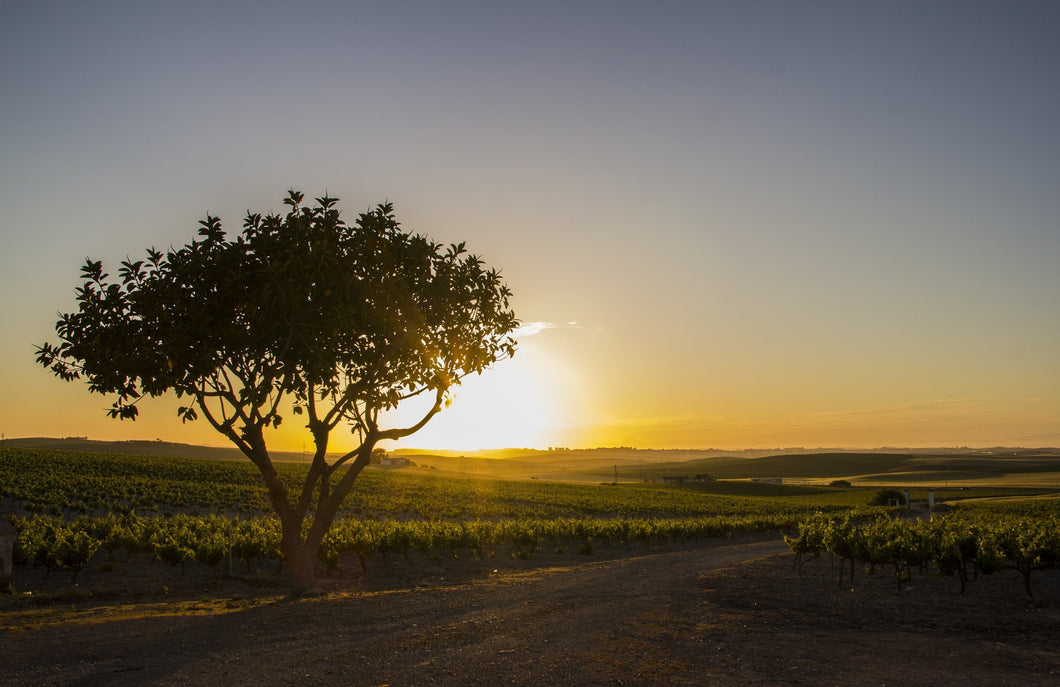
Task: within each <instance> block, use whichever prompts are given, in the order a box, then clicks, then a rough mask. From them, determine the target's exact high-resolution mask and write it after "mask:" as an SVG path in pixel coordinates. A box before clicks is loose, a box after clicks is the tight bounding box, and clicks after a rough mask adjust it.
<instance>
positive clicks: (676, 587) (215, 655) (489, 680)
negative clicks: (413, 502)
mask: <svg viewBox="0 0 1060 687" xmlns="http://www.w3.org/2000/svg"><path fill="white" fill-rule="evenodd" d="M784 549H785V547H784V544H783V542H779V541H775V540H774V541H766V542H755V543H744V544H740V545H736V546H728V547H718V548H709V549H698V550H691V551H675V552H665V553H656V554H650V555H642V556H634V557H627V558H619V559H615V560H608V561H600V562H593V561H591V560H590V561H589V562H585V561H586V559H585V558H584V557H578V558H571V563H572V564H571V565H566V566H562V567H551V568H543V569H532V570H528V571H521V572H520V571H516V572H504V573H498V574H495V575H491V576H490V577H489V578H487V579H486V580H478V581H467V582H463V583H458V584H455V585H449V586H432V587H427V588H413V589H405V590H384V591H377V592H360V593H332V594H329V595H327V596H324V597H319V598H314V599H305V600H300V601H287V600H283V601H279V602H276V603H272V604H269V605H265V606H258V607H254V608H249V609H246V610H241V611H238V612H233V613H224V614H216V615H207V616H201V617H149V618H135V617H131V616H132V615H133V614H132V613H131V612H130V613H128V614H126V616H125V618H126V619H116V620H110V621H107V622H102V623H98V622H88V620H87V618H86V619H85V620H82V621H78V620H77V619H76V617H75V618H71V619H70V620H68V621H67V622H64V623H62V624H59V625H52V626H47V627H42V628H38V629H28V630H21V631H12V632H6V633H4V634H5V636H4V641H3V644H4V647H5V653H6V654H7V657H8V660H9V661H10V663H9V664H8V665H9V667H12V668H14V672H13V674H12V673H10V672H8V671H7V670H5V672H8V674H9V676H10V677H13V678H14V679H15V681H16V683H18V684H68V685H73V684H85V685H88V684H104V683H105V684H112V685H125V684H127V685H134V684H135V685H142V684H178V683H194V684H199V685H211V684H213V685H230V684H233V683H242V684H260V685H267V684H290V683H291V682H292V681H294V682H297V683H299V684H302V685H306V684H309V685H313V684H333V683H336V682H339V681H342V682H345V683H347V684H364V685H369V684H394V685H399V684H454V683H458V682H459V683H463V684H505V683H508V684H513V683H521V684H527V683H534V684H546V683H552V684H557V683H558V684H617V680H621V678H622V675H619V674H617V673H620V672H622V671H621V670H619V668H620V665H619V664H620V663H621V661H617V658H618V657H616V656H615V655H614V644H615V639H616V636H620V635H621V634H622V633H623V632H624V631H625V630H624V628H628V627H632V626H633V625H635V624H636V623H637V622H638V621H639V619H640V618H641V617H643V616H645V615H646V614H647V615H650V614H651V613H653V612H658V611H661V612H665V611H667V610H668V609H672V608H673V607H674V606H675V605H677V604H680V603H682V602H683V601H684V599H685V597H687V595H688V594H690V593H692V592H693V591H694V589H695V582H696V580H697V578H698V577H699V576H700V575H701V574H702V573H703V572H704V571H706V570H710V569H719V568H725V567H729V566H732V565H735V564H737V563H739V562H741V561H745V560H748V559H753V558H756V557H760V556H765V555H769V554H775V553H779V552H781V551H783V550H784ZM579 559H580V560H579ZM112 617H113V616H112ZM292 678H293V679H292ZM340 678H341V679H340Z"/></svg>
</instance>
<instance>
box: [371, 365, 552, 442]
mask: <svg viewBox="0 0 1060 687" xmlns="http://www.w3.org/2000/svg"><path fill="white" fill-rule="evenodd" d="M563 383H564V376H563V375H561V374H559V368H558V366H557V365H556V364H554V363H553V362H552V361H551V360H550V359H549V358H548V357H547V356H546V355H545V354H544V353H543V352H542V351H540V350H537V349H535V348H533V347H530V346H520V348H519V351H518V352H517V353H516V355H515V357H513V358H511V359H508V360H502V361H500V362H498V363H496V364H494V365H493V367H491V368H489V369H488V370H486V371H485V372H483V373H482V374H481V375H472V376H470V377H466V378H465V379H464V380H463V382H462V383H461V384H460V385H459V386H457V387H455V388H454V389H453V392H452V394H451V399H452V402H451V404H450V405H449V407H448V408H445V409H444V410H443V411H442V412H440V413H439V414H438V415H436V416H435V417H434V418H433V419H432V420H431V421H430V423H429V424H428V425H427V426H426V427H424V428H423V429H421V430H420V431H419V432H417V433H416V434H413V435H412V436H409V437H407V438H405V439H404V440H402V441H401V442H398V443H395V444H393V445H392V446H385V447H384V448H403V447H406V448H407V447H416V448H424V449H439V450H450V451H474V450H478V449H489V448H512V447H517V448H524V447H525V448H545V447H547V446H549V445H552V444H554V443H558V441H559V440H558V439H557V436H558V434H559V431H560V426H561V424H562V422H563V418H564V416H565V407H564V405H565V404H564V402H563V400H562V397H563V396H564V394H563V393H562V389H561V386H562V384H563ZM429 403H430V400H429V399H412V400H409V401H406V402H405V403H404V404H403V405H402V407H400V408H398V409H397V410H395V411H392V412H390V413H388V414H387V415H386V416H385V418H384V422H385V424H382V423H381V427H383V428H384V429H385V428H387V427H391V426H408V425H411V424H414V423H415V422H416V421H417V420H418V419H419V418H420V417H422V415H423V413H424V412H426V410H427V408H429Z"/></svg>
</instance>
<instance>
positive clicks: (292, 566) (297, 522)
mask: <svg viewBox="0 0 1060 687" xmlns="http://www.w3.org/2000/svg"><path fill="white" fill-rule="evenodd" d="M281 523H282V527H283V534H282V536H283V547H282V548H283V557H284V561H285V562H286V563H287V570H288V574H289V575H290V577H291V592H292V593H293V594H295V595H299V594H303V593H305V592H307V591H309V590H310V589H313V588H314V587H316V586H317V577H316V558H317V547H314V546H310V545H309V544H308V543H307V542H304V541H302V520H301V518H296V517H288V518H284V519H283V520H281Z"/></svg>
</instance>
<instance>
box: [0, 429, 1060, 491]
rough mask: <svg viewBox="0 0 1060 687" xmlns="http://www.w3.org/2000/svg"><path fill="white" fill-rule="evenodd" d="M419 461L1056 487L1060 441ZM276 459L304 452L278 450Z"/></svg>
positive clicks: (544, 474)
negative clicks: (1054, 444) (1038, 445)
mask: <svg viewBox="0 0 1060 687" xmlns="http://www.w3.org/2000/svg"><path fill="white" fill-rule="evenodd" d="M3 445H4V446H11V447H30V448H49V449H65V450H71V451H93V452H99V453H127V454H136V455H153V456H166V457H186V458H208V459H216V460H241V459H243V458H244V457H243V454H242V453H240V452H239V451H238V450H237V449H235V448H234V447H233V448H229V447H220V446H195V445H192V444H180V443H172V442H166V441H94V440H91V439H87V438H84V437H66V438H46V437H33V438H21V439H6V440H4V442H3ZM393 453H395V454H396V455H401V456H405V457H407V458H409V459H410V460H412V461H413V462H414V463H415V464H416V465H417V466H419V467H420V468H425V469H430V470H436V471H439V472H444V473H450V474H454V475H477V476H483V477H485V476H489V477H500V478H506V479H531V478H533V479H550V480H579V481H580V480H591V481H611V480H613V479H615V478H616V476H617V478H618V479H619V480H620V481H644V480H650V481H654V480H658V479H659V478H661V477H663V476H680V475H684V476H688V477H692V476H695V475H702V474H706V475H711V476H713V477H715V478H719V479H753V478H781V479H784V480H788V481H818V482H819V481H830V480H833V479H846V480H849V481H851V482H853V483H855V484H857V483H863V484H911V483H914V482H915V483H921V484H924V483H933V484H939V485H942V484H951V485H956V484H960V483H969V484H976V483H1004V484H1037V485H1049V486H1060V450H1058V449H1055V448H1042V449H1029V448H1005V447H996V448H933V449H908V448H906V449H901V448H881V449H875V450H870V451H865V450H861V451H850V450H842V449H805V448H787V449H773V450H765V449H748V450H742V451H721V450H715V449H707V450H651V449H635V448H629V447H613V448H598V449H559V450H548V451H542V450H536V449H525V448H524V449H514V448H513V449H503V450H497V451H474V452H465V453H460V452H456V451H431V450H421V449H399V450H397V451H394V452H393ZM273 457H274V458H275V459H276V460H279V461H287V462H302V461H304V460H306V456H304V454H302V453H300V452H299V453H295V452H276V453H274V454H273Z"/></svg>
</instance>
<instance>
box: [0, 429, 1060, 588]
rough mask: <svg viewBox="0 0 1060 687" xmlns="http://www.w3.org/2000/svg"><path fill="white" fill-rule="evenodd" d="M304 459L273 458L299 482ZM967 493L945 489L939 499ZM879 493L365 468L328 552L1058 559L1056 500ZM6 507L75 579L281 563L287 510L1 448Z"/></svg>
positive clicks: (74, 459)
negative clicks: (139, 564)
mask: <svg viewBox="0 0 1060 687" xmlns="http://www.w3.org/2000/svg"><path fill="white" fill-rule="evenodd" d="M305 469H306V468H305V466H303V465H299V464H293V463H290V464H280V465H279V470H280V473H281V475H282V476H283V478H284V479H285V480H287V481H289V483H292V484H294V483H297V482H299V481H300V480H301V479H302V477H303V472H304V470H305ZM1010 491H1011V490H1010ZM1006 493H1010V492H1005V491H1002V490H996V491H992V492H991V491H985V490H979V491H976V492H974V495H975V496H977V497H983V496H991V495H993V496H1000V495H1004V494H1006ZM968 495H969V494H968V492H965V491H958V490H954V491H950V492H947V491H936V497H937V498H939V499H950V500H954V499H958V498H963V497H967V496H968ZM871 496H872V494H871V493H870V492H866V491H863V490H856V489H843V488H829V487H805V486H786V485H775V484H759V483H751V482H712V483H696V484H687V485H660V484H654V483H624V484H617V485H612V484H585V483H561V482H543V481H530V480H526V481H506V480H496V479H479V478H453V477H444V478H443V477H438V476H436V475H432V474H430V471H429V470H426V471H425V470H419V471H403V470H395V471H388V470H368V471H366V472H364V473H363V474H362V476H361V477H360V478H359V480H358V483H357V486H356V487H355V489H354V490H353V492H352V493H351V494H350V496H349V497H348V498H347V499H346V501H345V502H344V503H343V508H342V511H341V514H340V517H339V518H338V520H337V521H336V523H335V524H334V526H333V527H332V529H331V531H330V532H329V534H328V536H327V537H326V539H325V540H324V543H323V546H322V548H321V551H320V560H321V564H322V566H324V567H326V568H327V570H328V571H334V570H335V569H337V568H340V567H342V566H348V565H353V566H360V567H364V568H366V567H367V566H369V565H371V564H372V561H373V560H381V561H382V564H383V565H387V564H388V561H390V560H391V559H392V558H393V557H395V556H396V557H408V556H409V554H411V553H413V552H419V553H429V554H430V555H433V556H439V557H448V558H453V557H471V558H476V559H488V558H493V557H496V556H515V557H527V556H531V555H533V554H534V553H535V552H537V551H539V550H541V549H542V548H543V547H546V546H547V547H551V548H552V549H554V550H557V551H558V550H568V551H578V552H580V553H583V554H586V555H588V554H592V553H593V552H594V551H595V550H597V549H598V548H599V547H611V546H622V547H638V546H639V547H650V546H656V545H672V544H675V543H682V542H689V541H693V540H700V539H704V538H716V537H727V536H732V535H733V534H736V533H754V532H769V531H772V532H781V531H784V532H789V533H793V536H790V537H788V541H789V544H790V546H791V547H792V550H793V551H795V553H796V555H797V564H801V563H802V562H804V561H805V560H807V559H809V558H813V557H816V556H819V555H820V554H821V553H830V554H832V555H833V556H835V557H836V558H837V559H838V560H839V561H840V566H841V567H840V570H841V571H842V570H844V569H846V568H848V567H849V570H850V575H851V576H852V575H853V574H854V573H853V571H854V567H855V565H863V566H865V565H868V566H891V567H893V569H894V573H895V579H896V581H897V583H898V585H899V587H900V586H901V584H902V582H903V581H904V580H905V579H908V576H909V575H910V574H911V571H912V570H914V569H917V570H922V569H925V568H927V567H928V566H933V567H935V568H937V569H938V570H941V571H943V572H944V573H946V574H953V575H956V576H958V577H959V578H960V580H961V584H962V588H963V586H964V585H965V584H966V583H967V581H968V579H969V575H971V576H975V575H986V574H989V573H991V572H994V571H996V570H998V569H1000V568H1002V567H1006V566H1011V567H1014V568H1016V569H1018V570H1020V572H1021V574H1024V575H1025V580H1026V584H1027V587H1028V590H1029V589H1030V575H1031V573H1032V572H1034V571H1037V570H1040V569H1043V568H1047V567H1052V566H1055V565H1056V564H1057V562H1058V561H1060V538H1058V535H1057V527H1056V525H1057V515H1056V514H1057V512H1058V510H1057V508H1056V504H1057V501H1055V500H1054V501H1041V502H1033V501H1021V502H1020V503H1021V504H1030V505H1022V506H1007V507H1006V506H1004V505H980V506H976V507H975V508H974V509H973V508H964V509H960V510H958V512H957V513H955V514H953V515H950V516H947V517H945V518H936V519H935V520H932V521H930V522H905V521H901V520H896V519H894V518H893V517H891V515H889V513H891V512H892V510H893V509H887V508H875V509H869V508H866V506H865V504H866V503H868V501H869V500H870V498H871ZM912 497H913V498H914V499H916V498H925V497H926V494H924V493H920V492H914V493H913V494H912ZM0 509H2V511H3V512H4V513H9V514H10V515H9V517H10V518H11V520H12V522H13V523H14V525H15V528H16V531H17V539H16V545H15V552H14V553H15V562H16V563H18V564H22V565H34V566H44V567H45V568H46V569H47V570H48V571H49V572H50V571H52V570H66V571H70V574H72V576H73V579H74V580H76V579H77V575H78V574H79V572H80V571H81V570H82V569H83V568H84V567H85V566H87V565H89V564H90V562H105V564H107V565H111V566H119V567H120V565H121V564H122V563H123V562H125V561H131V560H138V561H144V560H147V561H154V562H157V563H159V564H168V565H171V566H179V567H180V569H181V570H184V569H186V567H187V566H189V565H198V566H207V567H209V568H212V569H217V568H218V567H220V566H224V567H225V569H229V568H235V569H237V570H242V571H250V570H254V569H258V568H261V569H268V570H277V569H278V568H279V566H280V565H282V554H281V552H280V526H279V522H278V521H277V520H276V519H275V518H273V517H270V515H269V514H268V513H269V509H268V506H267V496H266V492H265V490H264V488H263V486H262V485H261V483H260V481H259V479H258V477H257V472H256V469H255V468H254V467H253V466H252V465H250V464H249V463H245V462H239V461H217V460H201V459H181V458H158V457H147V456H129V455H113V454H95V453H80V452H72V451H57V450H47V449H12V448H7V449H0ZM1020 509H1022V510H1020ZM842 574H843V573H842V572H841V573H840V578H842Z"/></svg>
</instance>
